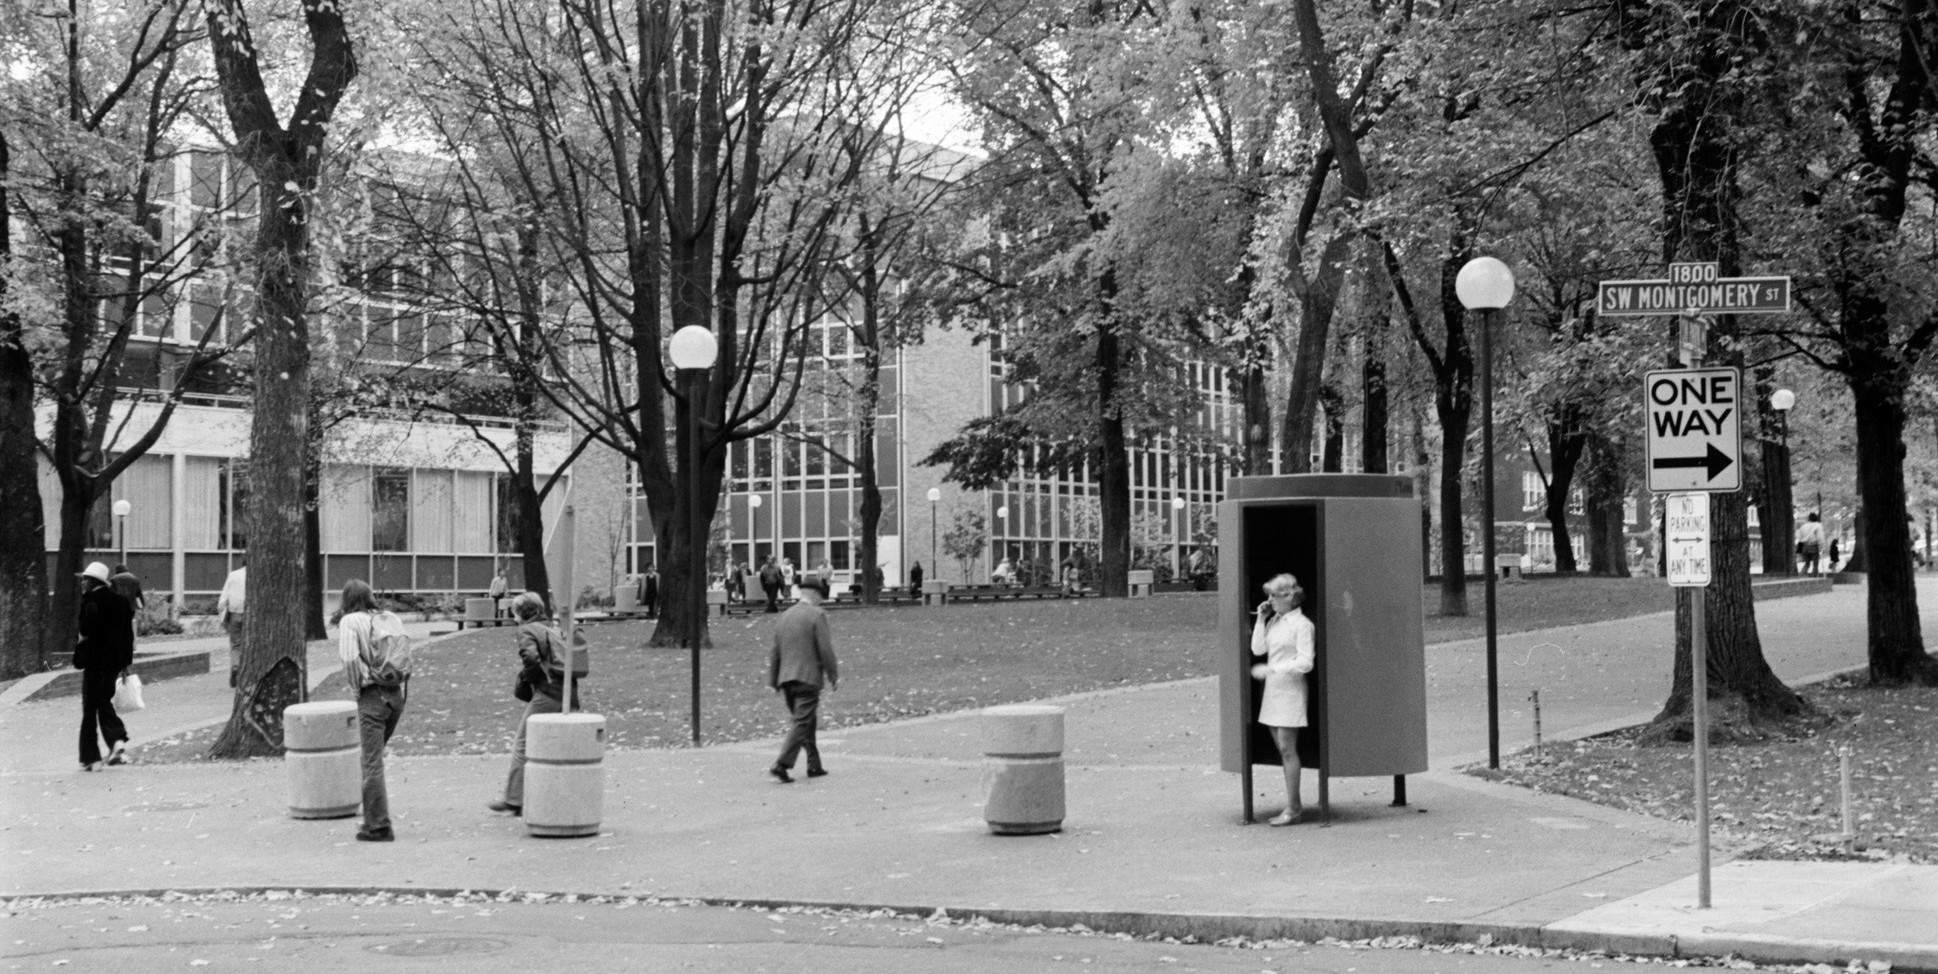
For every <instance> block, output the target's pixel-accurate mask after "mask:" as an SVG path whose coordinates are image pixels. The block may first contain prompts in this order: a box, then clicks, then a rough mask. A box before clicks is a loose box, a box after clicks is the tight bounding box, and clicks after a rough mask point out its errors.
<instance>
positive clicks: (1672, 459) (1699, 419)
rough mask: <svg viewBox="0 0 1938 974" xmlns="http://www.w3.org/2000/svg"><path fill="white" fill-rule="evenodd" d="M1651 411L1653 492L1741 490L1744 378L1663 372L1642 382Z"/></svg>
mask: <svg viewBox="0 0 1938 974" xmlns="http://www.w3.org/2000/svg"><path fill="white" fill-rule="evenodd" d="M1642 389H1643V396H1644V398H1645V399H1646V401H1647V406H1648V422H1649V440H1648V444H1649V451H1648V458H1649V489H1650V490H1652V491H1657V492H1668V491H1679V490H1705V491H1713V490H1730V491H1733V490H1741V489H1742V486H1743V464H1742V457H1743V428H1742V408H1741V406H1742V399H1743V397H1742V394H1741V393H1742V389H1743V375H1742V373H1741V372H1739V371H1737V370H1736V369H1664V370H1662V371H1658V372H1650V373H1649V374H1648V375H1647V376H1646V377H1644V379H1643V382H1642Z"/></svg>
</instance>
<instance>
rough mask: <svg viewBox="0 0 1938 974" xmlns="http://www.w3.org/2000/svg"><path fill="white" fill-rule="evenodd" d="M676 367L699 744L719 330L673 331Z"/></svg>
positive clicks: (688, 628)
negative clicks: (704, 501) (708, 417)
mask: <svg viewBox="0 0 1938 974" xmlns="http://www.w3.org/2000/svg"><path fill="white" fill-rule="evenodd" d="M670 351H671V356H672V359H673V367H674V368H676V369H679V370H680V372H681V373H682V374H683V375H684V377H685V379H686V382H685V383H684V384H685V386H686V417H687V422H686V457H685V458H684V459H685V462H686V511H687V521H686V525H687V528H686V538H687V545H688V546H689V554H688V557H687V585H688V588H689V590H690V591H689V593H688V597H687V620H686V645H687V647H688V649H689V650H690V651H691V653H692V655H693V746H694V747H699V746H700V639H701V637H702V635H703V634H704V633H705V632H706V623H707V542H706V538H704V537H701V535H702V534H703V533H705V531H706V528H705V525H704V524H703V523H702V521H701V514H702V513H703V512H702V511H701V510H700V463H701V461H702V460H703V459H704V458H705V457H706V449H705V448H704V446H703V445H702V444H701V442H700V434H701V432H702V430H701V425H700V422H701V413H702V412H703V411H704V410H703V404H704V402H705V399H706V381H707V370H708V369H710V368H713V360H714V357H715V356H717V355H719V354H720V346H719V344H718V343H717V342H716V341H715V340H714V337H713V332H711V331H708V330H707V329H705V328H703V327H701V326H699V325H688V326H686V327H685V328H682V329H680V330H679V331H676V332H674V333H673V342H672V348H671V350H670Z"/></svg>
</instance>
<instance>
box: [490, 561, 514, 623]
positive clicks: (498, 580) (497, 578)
mask: <svg viewBox="0 0 1938 974" xmlns="http://www.w3.org/2000/svg"><path fill="white" fill-rule="evenodd" d="M510 590H511V583H510V582H508V581H506V579H505V566H503V565H499V566H498V573H497V574H495V575H493V576H491V588H490V589H489V590H487V591H486V592H485V597H486V598H489V599H490V600H491V614H492V616H494V617H496V616H502V615H504V614H505V593H506V592H508V591H510Z"/></svg>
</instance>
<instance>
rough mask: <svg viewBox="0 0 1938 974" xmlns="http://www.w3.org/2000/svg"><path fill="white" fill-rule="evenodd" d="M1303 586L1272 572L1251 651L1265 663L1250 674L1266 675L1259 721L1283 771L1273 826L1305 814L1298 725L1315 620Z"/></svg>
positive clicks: (1302, 721)
mask: <svg viewBox="0 0 1938 974" xmlns="http://www.w3.org/2000/svg"><path fill="white" fill-rule="evenodd" d="M1304 601H1305V590H1304V589H1302V588H1300V587H1299V580H1298V579H1296V578H1293V577H1292V576H1290V575H1274V576H1273V577H1272V579H1271V581H1268V582H1266V583H1265V601H1264V602H1261V603H1259V605H1258V609H1257V614H1258V621H1256V622H1254V623H1253V624H1252V655H1253V656H1263V657H1265V662H1263V663H1258V664H1256V665H1254V666H1253V667H1252V678H1253V679H1257V680H1264V681H1265V687H1264V689H1263V691H1262V692H1261V693H1260V702H1259V708H1258V722H1259V723H1261V724H1264V725H1265V726H1266V727H1269V728H1271V731H1272V742H1273V743H1274V744H1277V745H1278V748H1279V757H1280V759H1281V763H1282V765H1283V768H1282V770H1283V771H1284V773H1285V811H1283V812H1281V813H1279V815H1278V816H1277V817H1276V818H1273V819H1272V820H1271V824H1272V825H1294V824H1297V823H1298V822H1299V821H1300V820H1301V819H1303V818H1304V817H1305V803H1304V802H1303V801H1301V800H1300V798H1299V771H1300V767H1299V729H1300V728H1302V727H1304V726H1305V725H1306V709H1305V675H1306V674H1307V673H1310V672H1312V632H1313V630H1312V620H1310V619H1307V618H1306V617H1305V613H1303V612H1301V611H1299V605H1300V604H1301V603H1303V602H1304Z"/></svg>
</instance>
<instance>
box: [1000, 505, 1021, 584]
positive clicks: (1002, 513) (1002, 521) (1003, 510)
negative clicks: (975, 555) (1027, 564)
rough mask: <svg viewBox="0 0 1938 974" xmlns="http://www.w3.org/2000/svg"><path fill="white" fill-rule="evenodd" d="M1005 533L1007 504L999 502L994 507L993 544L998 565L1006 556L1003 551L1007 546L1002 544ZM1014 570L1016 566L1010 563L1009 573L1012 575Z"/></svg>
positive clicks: (1007, 521) (1007, 528) (1007, 513)
mask: <svg viewBox="0 0 1938 974" xmlns="http://www.w3.org/2000/svg"><path fill="white" fill-rule="evenodd" d="M1007 534H1009V505H1008V504H1000V505H998V506H997V507H996V544H995V548H996V564H998V565H1000V564H1002V563H1003V559H1004V558H1005V557H1007V556H1006V555H1005V552H1006V551H1007V550H1008V549H1007V548H1005V547H1004V546H1003V537H1004V536H1005V535H1007ZM1015 571H1016V568H1015V566H1013V565H1012V566H1010V572H1011V574H1012V575H1013V574H1014V573H1015Z"/></svg>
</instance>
